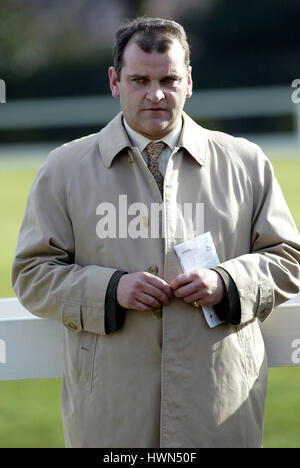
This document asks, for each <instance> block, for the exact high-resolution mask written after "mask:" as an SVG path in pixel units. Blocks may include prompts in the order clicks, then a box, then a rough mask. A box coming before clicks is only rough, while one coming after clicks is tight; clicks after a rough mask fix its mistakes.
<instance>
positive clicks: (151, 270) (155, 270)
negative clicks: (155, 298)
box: [148, 265, 158, 275]
mask: <svg viewBox="0 0 300 468" xmlns="http://www.w3.org/2000/svg"><path fill="white" fill-rule="evenodd" d="M148 272H149V273H151V275H157V273H158V266H156V265H151V266H149V268H148Z"/></svg>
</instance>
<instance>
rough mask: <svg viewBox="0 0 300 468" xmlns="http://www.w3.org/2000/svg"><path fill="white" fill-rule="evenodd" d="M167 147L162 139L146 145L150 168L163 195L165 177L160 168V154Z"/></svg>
mask: <svg viewBox="0 0 300 468" xmlns="http://www.w3.org/2000/svg"><path fill="white" fill-rule="evenodd" d="M165 147H166V144H165V143H163V142H162V141H160V142H158V143H153V142H152V143H149V145H148V146H147V147H146V151H147V154H148V168H149V170H150V172H151V173H152V175H153V177H154V179H155V181H156V183H157V185H158V188H159V190H160V193H161V196H162V197H163V189H164V178H163V176H162V174H161V172H160V171H159V169H158V156H159V155H160V153H161V152H162V150H163V149H164V148H165Z"/></svg>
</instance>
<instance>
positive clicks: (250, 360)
mask: <svg viewBox="0 0 300 468" xmlns="http://www.w3.org/2000/svg"><path fill="white" fill-rule="evenodd" d="M237 333H238V337H239V340H240V343H241V346H242V349H243V352H244V362H245V371H246V375H247V381H248V385H249V389H251V388H252V386H253V385H254V383H255V382H256V381H257V379H259V378H260V374H261V371H262V368H263V366H264V361H265V347H264V342H263V338H262V335H261V331H260V328H259V325H258V323H257V320H256V319H255V320H253V321H251V322H248V323H247V324H243V325H241V326H238V327H237Z"/></svg>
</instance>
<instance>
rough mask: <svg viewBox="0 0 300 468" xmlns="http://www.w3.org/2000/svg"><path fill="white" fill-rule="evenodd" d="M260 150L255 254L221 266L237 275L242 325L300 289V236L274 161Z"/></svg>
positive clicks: (253, 181)
mask: <svg viewBox="0 0 300 468" xmlns="http://www.w3.org/2000/svg"><path fill="white" fill-rule="evenodd" d="M253 146H255V148H256V155H255V156H256V157H254V158H253V159H252V160H251V164H249V168H248V173H249V179H250V184H249V185H250V186H251V187H252V197H253V212H252V230H251V246H250V252H249V253H247V254H245V255H241V256H238V257H236V258H233V259H230V260H228V261H225V262H224V263H222V264H221V265H220V267H221V268H223V269H224V270H226V271H227V272H228V273H229V274H230V276H231V277H232V278H233V281H234V282H235V285H236V287H237V290H238V293H239V298H240V304H241V323H245V322H247V321H249V320H252V319H253V318H255V317H258V318H259V320H260V321H264V320H265V319H266V318H267V317H268V315H269V314H270V313H271V312H272V310H273V308H274V307H276V306H278V305H279V304H281V303H283V302H285V301H287V300H289V299H291V298H292V297H293V296H295V295H296V294H298V293H299V291H300V265H299V263H300V237H299V233H298V231H297V228H296V226H295V223H294V221H293V219H292V216H291V214H290V211H289V209H288V207H287V204H286V201H285V199H284V196H283V194H282V191H281V189H280V187H279V184H278V182H277V180H276V178H275V176H274V173H273V168H272V165H271V163H270V161H269V160H268V159H267V158H266V157H265V155H264V154H263V152H262V150H261V149H260V148H259V147H257V146H256V145H253Z"/></svg>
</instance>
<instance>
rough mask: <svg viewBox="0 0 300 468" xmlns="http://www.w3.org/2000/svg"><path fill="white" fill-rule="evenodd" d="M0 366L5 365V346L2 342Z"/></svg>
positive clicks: (2, 341)
mask: <svg viewBox="0 0 300 468" xmlns="http://www.w3.org/2000/svg"><path fill="white" fill-rule="evenodd" d="M0 364H6V344H5V341H4V340H0Z"/></svg>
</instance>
